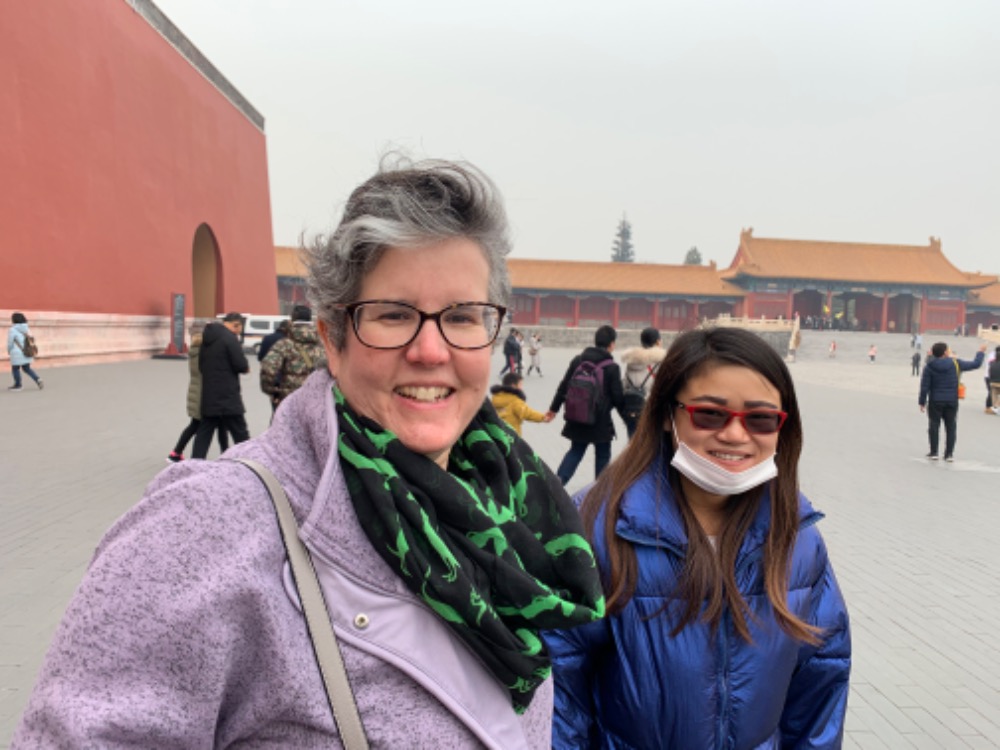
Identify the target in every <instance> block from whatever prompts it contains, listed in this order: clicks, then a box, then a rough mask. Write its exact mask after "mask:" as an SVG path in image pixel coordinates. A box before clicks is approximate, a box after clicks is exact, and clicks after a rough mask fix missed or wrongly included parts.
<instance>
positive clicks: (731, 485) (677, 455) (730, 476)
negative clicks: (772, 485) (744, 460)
mask: <svg viewBox="0 0 1000 750" xmlns="http://www.w3.org/2000/svg"><path fill="white" fill-rule="evenodd" d="M776 455H777V454H776V453H772V454H771V456H770V457H768V458H767V459H765V460H764V461H761V462H760V463H759V464H757V465H756V466H752V467H750V468H749V469H747V470H746V471H727V470H726V469H723V468H722V467H721V466H719V465H718V464H717V463H714V462H713V461H709V460H708V459H707V458H705V457H704V456H699V455H698V454H697V453H695V452H694V451H693V450H691V449H690V448H689V447H688V446H687V445H686V444H685V443H684V442H683V441H682V440H680V439H679V438H678V440H677V450H675V451H674V457H673V460H671V462H670V465H671V466H673V467H674V468H675V469H677V471H679V472H680V473H681V474H683V475H684V476H686V477H687V478H688V479H690V480H691V481H692V482H694V483H695V484H696V485H698V486H699V487H701V488H702V489H703V490H705V492H711V493H712V494H713V495H725V496H729V495H738V494H740V493H741V492H746V491H747V490H750V489H753V488H754V487H759V486H760V485H762V484H764V482H767V481H770V480H771V479H774V478H775V477H776V476H778V466H777V464H775V463H774V457H775V456H776Z"/></svg>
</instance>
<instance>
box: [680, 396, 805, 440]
mask: <svg viewBox="0 0 1000 750" xmlns="http://www.w3.org/2000/svg"><path fill="white" fill-rule="evenodd" d="M677 406H678V407H680V408H681V409H683V410H684V411H686V412H687V413H688V416H690V417H691V426H692V427H694V428H695V429H696V430H705V431H706V432H714V431H718V430H724V429H726V427H728V426H729V423H730V422H732V421H733V418H734V417H736V418H738V419H739V420H740V424H742V425H743V429H744V430H746V431H747V432H748V433H749V434H751V435H774V434H775V433H777V432H780V431H781V428H782V426H783V425H784V424H785V420H786V419H788V412H786V411H781V409H748V410H747V411H735V410H734V409H727V408H726V407H725V406H717V405H716V404H682V403H681V402H680V401H678V402H677ZM705 411H714V412H722V413H723V414H725V415H726V421H725V422H723V423H722V424H721V425H719V426H718V427H702V426H701V425H699V424H698V422H697V421H696V420H697V417H696V416H695V415H696V414H697V413H698V412H705ZM753 414H767V415H769V416H774V415H776V416H777V417H778V426H777V427H776V428H775V429H773V430H770V431H761V430H759V429H755V428H753V427H751V426H750V425H749V424H748V423H747V417H748V416H751V415H753Z"/></svg>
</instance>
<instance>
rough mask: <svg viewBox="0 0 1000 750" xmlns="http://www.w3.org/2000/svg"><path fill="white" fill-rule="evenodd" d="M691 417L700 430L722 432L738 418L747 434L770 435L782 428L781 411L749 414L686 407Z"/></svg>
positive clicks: (717, 408) (759, 411) (700, 407)
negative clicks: (734, 418)
mask: <svg viewBox="0 0 1000 750" xmlns="http://www.w3.org/2000/svg"><path fill="white" fill-rule="evenodd" d="M684 408H685V409H686V410H687V412H688V414H690V415H691V423H692V424H694V426H695V427H697V428H698V429H700V430H721V429H723V428H724V427H725V426H726V425H728V424H729V423H730V422H731V421H732V419H733V417H738V418H739V420H740V422H742V423H743V427H744V428H745V429H746V431H747V432H752V433H754V434H756V435H769V434H771V433H774V432H777V431H778V430H779V429H780V428H781V423H782V421H783V420H782V416H781V412H779V411H768V410H763V409H762V410H756V411H747V412H737V411H730V410H729V409H724V408H722V407H721V406H719V407H717V406H685V407H684Z"/></svg>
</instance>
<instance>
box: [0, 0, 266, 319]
mask: <svg viewBox="0 0 1000 750" xmlns="http://www.w3.org/2000/svg"><path fill="white" fill-rule="evenodd" d="M154 10H155V8H154ZM3 16H4V18H3V23H2V24H0V49H2V50H3V58H4V62H3V66H2V67H0V122H2V123H3V124H4V126H3V137H2V138H0V173H2V175H3V185H4V188H3V190H4V199H3V200H2V201H0V227H3V231H2V232H0V278H2V279H4V301H3V307H4V308H7V309H21V310H25V311H40V310H47V311H63V312H67V313H114V314H124V315H137V316H149V315H167V314H168V313H169V302H170V293H171V292H181V293H184V294H186V295H187V315H188V317H190V316H192V315H193V314H194V302H195V300H193V296H192V295H193V294H194V290H195V286H196V283H195V278H194V277H195V268H194V258H195V257H200V258H201V261H200V264H201V265H202V266H204V265H205V263H208V264H209V265H210V266H212V268H210V269H209V271H208V272H206V273H210V274H212V278H211V279H210V281H209V283H208V285H207V287H206V283H205V280H204V277H203V278H202V280H201V282H200V286H201V287H202V288H203V289H208V292H207V293H206V294H205V295H204V296H203V297H202V304H201V309H202V310H203V311H208V309H209V308H211V312H212V314H214V313H217V312H222V311H225V310H233V309H235V310H241V311H245V312H254V313H273V312H277V288H276V284H275V264H274V244H273V239H272V232H271V208H270V198H269V192H268V175H267V156H266V143H265V136H264V132H263V130H262V128H261V127H259V126H258V124H255V123H254V122H253V121H252V120H251V119H250V118H248V116H247V115H246V114H245V113H244V112H243V111H241V110H240V109H239V108H237V106H235V105H234V104H233V103H232V102H231V101H230V99H229V98H227V96H226V95H224V94H223V93H222V92H221V91H220V90H219V89H218V88H217V87H216V86H215V85H214V84H213V83H211V82H210V80H209V79H208V78H207V77H206V76H205V75H203V74H202V72H200V71H199V70H198V69H196V68H195V67H194V65H192V63H191V62H189V61H188V59H186V58H185V57H184V56H182V54H181V53H180V52H178V50H177V49H175V48H174V47H173V46H172V45H171V44H170V43H169V42H168V41H167V40H166V39H165V38H164V36H162V35H161V33H160V32H159V31H157V29H156V28H154V27H153V26H152V25H151V24H150V23H149V22H148V21H147V20H146V18H144V17H143V16H142V15H141V14H140V13H138V12H137V11H136V10H135V9H134V8H133V7H132V6H131V5H130V4H129V3H127V2H125V0H101V2H80V1H79V0H45V1H44V2H12V3H5V6H4V10H3ZM185 41H186V40H185ZM261 124H262V120H261ZM204 226H207V228H208V230H210V231H209V232H208V233H207V234H206V232H205V231H204V229H203V230H202V231H201V232H200V233H199V232H198V230H199V227H204ZM196 234H198V235H199V237H200V241H199V242H198V243H196V242H195V237H196ZM205 237H208V238H210V239H209V240H208V244H207V245H206V244H205V242H206V241H205ZM211 238H214V242H213V241H212V239H211ZM213 244H214V246H215V247H214V249H213V247H212V245H213ZM198 246H200V249H199V247H198ZM206 247H207V248H208V249H207V251H206ZM199 273H200V272H199ZM210 297H214V299H211V298H210ZM199 314H202V313H199ZM29 316H30V313H29Z"/></svg>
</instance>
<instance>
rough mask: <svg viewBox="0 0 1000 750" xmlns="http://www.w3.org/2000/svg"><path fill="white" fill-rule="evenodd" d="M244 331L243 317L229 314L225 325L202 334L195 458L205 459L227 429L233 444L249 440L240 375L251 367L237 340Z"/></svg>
mask: <svg viewBox="0 0 1000 750" xmlns="http://www.w3.org/2000/svg"><path fill="white" fill-rule="evenodd" d="M242 331H243V316H241V315H240V314H239V313H232V312H231V313H227V314H226V316H225V317H224V318H223V319H222V323H209V324H208V325H207V326H205V332H204V333H203V334H202V341H201V353H200V354H199V356H198V369H199V370H201V424H200V425H198V433H197V434H196V435H195V438H194V448H193V450H192V451H191V457H192V458H205V456H207V455H208V447H209V445H210V444H211V442H212V435H213V434H214V433H215V431H216V430H218V429H225V430H227V431H228V432H229V434H230V435H232V436H233V442H235V443H242V442H243V441H245V440H249V439H250V430H249V429H248V428H247V420H246V417H245V416H244V414H245V413H246V408H244V406H243V397H242V395H241V394H240V375H243V374H246V373H248V372H250V364H249V363H248V362H247V358H246V355H244V354H243V347H242V346H241V345H240V341H239V338H237V337H238V336H239V335H240V333H241V332H242Z"/></svg>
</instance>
